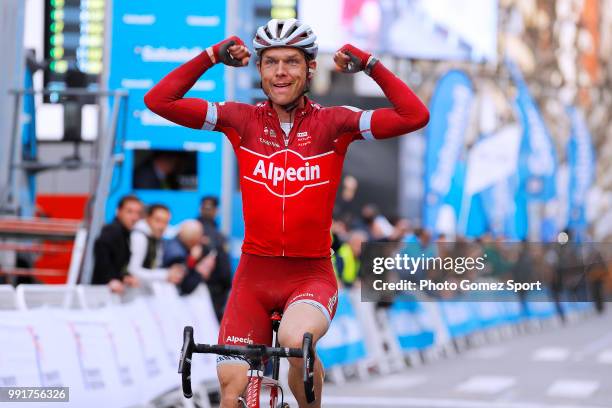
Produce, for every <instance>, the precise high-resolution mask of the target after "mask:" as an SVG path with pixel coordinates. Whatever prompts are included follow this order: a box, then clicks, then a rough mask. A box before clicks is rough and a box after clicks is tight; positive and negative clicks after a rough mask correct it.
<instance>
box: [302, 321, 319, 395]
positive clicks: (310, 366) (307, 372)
mask: <svg viewBox="0 0 612 408" xmlns="http://www.w3.org/2000/svg"><path fill="white" fill-rule="evenodd" d="M302 358H303V359H304V392H305V394H306V401H307V402H308V403H309V404H311V403H313V402H314V401H315V399H316V398H315V391H314V363H315V354H314V349H313V347H312V333H304V340H303V342H302Z"/></svg>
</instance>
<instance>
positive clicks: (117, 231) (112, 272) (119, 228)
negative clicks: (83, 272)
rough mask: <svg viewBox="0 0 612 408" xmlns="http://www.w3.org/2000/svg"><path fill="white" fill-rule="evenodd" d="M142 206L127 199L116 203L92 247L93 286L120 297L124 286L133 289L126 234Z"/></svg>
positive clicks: (128, 233)
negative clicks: (107, 222) (103, 288)
mask: <svg viewBox="0 0 612 408" xmlns="http://www.w3.org/2000/svg"><path fill="white" fill-rule="evenodd" d="M142 208H143V206H142V202H141V201H140V199H138V197H136V196H133V195H127V196H125V197H123V198H122V199H121V200H120V201H119V205H118V206H117V212H116V216H115V219H114V220H113V222H111V223H110V224H107V225H105V226H104V227H103V228H102V231H101V232H100V236H98V238H97V239H96V242H95V243H94V271H93V277H92V283H93V284H99V285H109V287H110V289H111V291H113V292H115V293H119V294H122V293H123V292H124V291H125V285H128V286H137V285H138V280H137V279H136V278H135V277H133V276H131V275H130V274H129V273H128V270H127V267H128V263H129V261H130V255H131V252H130V233H131V231H132V229H133V228H134V225H135V224H136V222H137V221H138V220H139V219H140V218H141V216H142Z"/></svg>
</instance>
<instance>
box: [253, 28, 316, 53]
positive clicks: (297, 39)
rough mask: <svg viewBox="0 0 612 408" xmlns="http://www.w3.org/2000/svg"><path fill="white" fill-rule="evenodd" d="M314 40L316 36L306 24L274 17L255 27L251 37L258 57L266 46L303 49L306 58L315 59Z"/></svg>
mask: <svg viewBox="0 0 612 408" xmlns="http://www.w3.org/2000/svg"><path fill="white" fill-rule="evenodd" d="M316 40H317V36H316V35H315V34H314V33H313V32H312V29H311V28H310V26H309V25H308V24H302V23H301V22H299V21H298V20H296V19H295V18H289V19H284V20H279V19H276V18H274V19H272V20H270V21H268V24H266V25H263V26H261V27H259V28H258V29H257V33H256V34H255V38H253V47H254V48H255V52H256V53H257V55H258V56H260V57H261V53H262V52H263V51H264V50H267V49H268V48H274V47H293V48H299V49H300V50H302V51H304V53H305V54H306V56H307V57H308V58H310V59H315V58H316V57H317V51H318V50H319V47H318V46H317V43H316Z"/></svg>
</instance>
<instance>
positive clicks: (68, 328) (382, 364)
mask: <svg viewBox="0 0 612 408" xmlns="http://www.w3.org/2000/svg"><path fill="white" fill-rule="evenodd" d="M561 306H562V308H563V310H564V312H565V313H566V314H568V315H571V314H576V312H583V311H586V310H590V309H591V306H590V304H588V303H572V302H567V301H564V302H562V303H561ZM0 309H3V310H0V386H45V387H50V386H69V387H70V403H68V404H57V403H55V405H52V406H60V405H61V406H74V407H80V406H88V407H143V406H154V405H156V404H155V401H160V398H164V396H165V397H166V398H174V399H175V401H176V403H178V404H183V405H184V406H186V407H189V406H192V402H191V401H188V400H184V399H183V398H182V397H181V395H180V389H179V386H180V382H179V380H180V378H179V375H178V374H177V364H178V359H179V350H180V345H181V342H182V329H183V327H184V326H186V325H191V326H193V327H194V331H195V338H196V339H197V341H198V342H201V343H215V342H216V340H217V334H218V330H219V326H218V323H217V320H216V317H215V314H214V310H213V307H212V302H211V299H210V295H209V293H208V290H207V289H206V287H205V286H201V287H199V288H198V289H197V290H196V291H195V292H194V293H192V294H191V295H189V296H185V297H180V296H178V294H177V291H176V289H175V288H174V287H173V286H171V285H168V284H156V285H154V287H153V293H152V295H151V294H150V295H139V296H134V297H133V298H132V299H131V300H129V301H127V300H126V298H124V299H123V300H120V299H119V298H118V297H116V296H115V295H112V294H111V293H110V292H109V291H108V289H107V288H106V287H105V286H86V285H77V286H61V285H20V286H18V287H17V289H16V290H13V288H11V287H9V286H0ZM245 313H248V311H245ZM556 315H557V310H556V308H555V305H554V304H553V303H551V302H544V301H535V300H534V299H530V297H529V296H527V298H526V299H525V302H524V303H521V302H520V301H519V299H518V298H517V299H511V298H509V299H505V301H503V302H479V301H477V299H470V298H464V299H460V300H457V301H453V302H450V301H445V302H440V301H433V300H429V301H425V300H424V299H422V298H416V297H408V296H405V297H400V298H398V299H397V300H396V301H395V302H394V303H393V304H392V305H391V306H390V307H388V308H377V307H376V305H375V304H374V303H368V302H361V300H360V292H359V290H358V289H353V290H351V291H348V290H340V291H339V295H338V307H337V311H336V315H335V318H334V320H333V322H332V324H331V326H330V328H329V331H328V333H327V334H326V336H325V337H324V338H323V339H321V340H320V342H319V344H318V347H317V350H318V353H319V356H320V357H321V360H322V362H323V364H324V366H325V367H326V369H327V370H328V372H330V373H332V374H333V375H332V378H333V380H336V381H344V380H345V379H344V378H343V374H342V373H343V371H344V369H346V368H347V367H352V368H355V370H354V371H355V372H356V373H357V374H358V375H360V376H367V375H369V373H371V372H372V371H373V370H374V371H376V372H378V373H380V374H389V373H391V372H396V371H399V370H402V369H403V368H405V367H406V364H407V360H409V359H407V357H409V356H411V355H413V353H422V352H424V351H428V350H434V349H436V348H444V347H447V346H448V345H449V344H452V343H453V342H454V341H456V340H457V339H461V338H466V337H468V336H471V335H474V334H477V333H483V332H487V331H491V330H496V329H499V328H501V327H506V328H507V327H513V326H517V325H519V324H521V323H524V322H533V321H544V320H547V319H552V318H554V317H555V316H556ZM408 362H409V361H408ZM194 367H196V368H195V369H194V370H193V382H194V384H200V388H199V391H200V394H199V395H200V398H201V401H200V406H204V407H205V406H207V405H208V402H207V398H206V397H207V395H205V394H206V391H207V389H210V386H211V385H213V384H216V370H215V356H213V355H202V354H197V355H194ZM207 386H208V388H207ZM205 400H206V401H205Z"/></svg>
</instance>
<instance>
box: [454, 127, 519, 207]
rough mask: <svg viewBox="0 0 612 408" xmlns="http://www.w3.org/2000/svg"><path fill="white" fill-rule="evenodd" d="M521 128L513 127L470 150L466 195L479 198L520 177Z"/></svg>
mask: <svg viewBox="0 0 612 408" xmlns="http://www.w3.org/2000/svg"><path fill="white" fill-rule="evenodd" d="M520 145H521V128H520V126H518V125H510V126H506V127H504V128H502V129H501V130H499V131H498V132H497V133H495V134H494V135H491V136H489V137H487V138H484V139H482V140H481V141H479V142H478V143H477V144H476V145H474V147H472V149H471V150H470V153H469V156H468V163H467V177H466V186H465V189H466V194H468V195H473V194H476V193H478V192H480V191H482V190H484V189H486V188H487V187H490V186H492V185H494V184H496V183H498V182H500V181H502V180H504V179H506V178H507V177H509V176H510V175H512V174H514V173H516V171H517V167H518V155H519V148H520Z"/></svg>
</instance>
